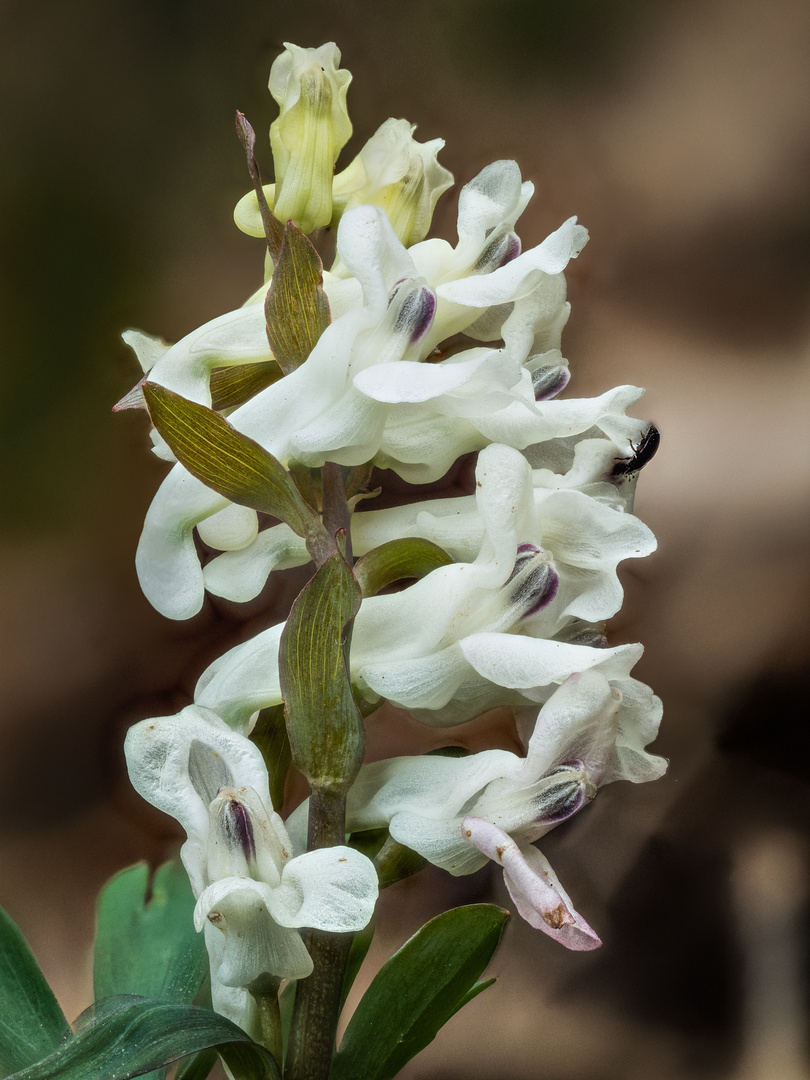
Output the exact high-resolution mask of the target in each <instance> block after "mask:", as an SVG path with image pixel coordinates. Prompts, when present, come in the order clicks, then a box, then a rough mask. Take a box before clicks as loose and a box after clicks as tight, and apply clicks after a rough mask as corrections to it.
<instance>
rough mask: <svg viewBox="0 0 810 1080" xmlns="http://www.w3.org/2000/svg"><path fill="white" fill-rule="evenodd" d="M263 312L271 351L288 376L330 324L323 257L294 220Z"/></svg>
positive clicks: (287, 228)
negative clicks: (324, 283)
mask: <svg viewBox="0 0 810 1080" xmlns="http://www.w3.org/2000/svg"><path fill="white" fill-rule="evenodd" d="M264 313H265V316H266V318H267V340H268V341H269V342H270V348H271V349H272V350H273V355H274V356H275V358H276V360H277V361H278V365H279V367H280V368H281V370H282V371H283V372H284V374H285V375H289V373H290V372H291V371H294V370H295V369H296V368H297V367H300V366H301V364H303V362H304V361H305V360H306V358H307V357H308V356H309V354H310V353H311V352H312V350H313V349H314V348H315V345H316V343H317V341H318V338H319V337H320V336H321V334H322V333H323V332H324V330H325V329H326V328H327V326H328V325H329V301H328V300H327V299H326V293H325V292H324V291H323V266H322V264H321V260H320V256H319V255H318V253H317V251H316V250H315V248H314V247H313V246H312V244H311V243H310V241H309V240H308V239H307V238H306V236H304V234H303V233H302V232H300V231H299V230H298V229H297V228H296V227H295V225H293V223H292V222H291V221H288V222H287V225H286V227H285V229H284V239H283V241H282V244H281V254H280V255H279V258H278V262H277V263H276V265H275V268H274V270H273V280H272V283H271V285H270V288H269V290H268V292H267V299H266V300H265V305H264Z"/></svg>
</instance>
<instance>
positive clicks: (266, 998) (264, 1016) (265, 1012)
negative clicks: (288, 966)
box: [251, 979, 284, 1068]
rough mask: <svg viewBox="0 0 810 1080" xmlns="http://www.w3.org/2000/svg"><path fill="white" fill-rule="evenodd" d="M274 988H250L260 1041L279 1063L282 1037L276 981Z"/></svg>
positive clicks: (281, 1060) (281, 1056) (282, 1042)
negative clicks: (255, 1008) (257, 1013)
mask: <svg viewBox="0 0 810 1080" xmlns="http://www.w3.org/2000/svg"><path fill="white" fill-rule="evenodd" d="M275 981H276V987H275V989H271V990H268V992H267V993H262V992H260V991H254V990H251V996H252V998H253V1000H254V1001H255V1002H256V1005H257V1007H258V1010H259V1023H260V1025H261V1041H262V1043H263V1044H264V1045H265V1046H266V1047H267V1049H268V1050H269V1051H270V1053H271V1054H272V1055H273V1057H274V1058H275V1059H276V1061H277V1062H278V1063H279V1068H280V1067H281V1066H282V1063H283V1046H284V1039H283V1037H282V1033H281V1011H280V1009H279V1004H278V982H279V980H278V979H277V980H275Z"/></svg>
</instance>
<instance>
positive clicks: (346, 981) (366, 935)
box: [340, 919, 375, 1010]
mask: <svg viewBox="0 0 810 1080" xmlns="http://www.w3.org/2000/svg"><path fill="white" fill-rule="evenodd" d="M374 929H375V928H374V920H373V919H372V921H371V922H370V923H369V924H368V925H367V926H365V927H364V928H363V929H362V930H360V931H358V933H356V934H355V935H354V937H353V938H352V945H351V948H350V949H349V958H348V960H347V961H346V968H345V970H344V972H343V989H342V990H341V991H340V1008H341V1010H342V1009H343V1006H344V1005H345V1004H346V998H347V997H348V996H349V991H350V990H351V988H352V986H354V980H355V979H356V978H357V974H358V972H359V971H360V968H361V967H362V966H363V961H364V960H365V958H366V953H367V952H368V950H369V949H370V948H371V942H372V941H373V940H374Z"/></svg>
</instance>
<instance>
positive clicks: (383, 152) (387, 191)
mask: <svg viewBox="0 0 810 1080" xmlns="http://www.w3.org/2000/svg"><path fill="white" fill-rule="evenodd" d="M413 132H414V125H412V124H409V123H408V121H407V120H395V119H393V117H392V118H390V119H388V120H386V121H385V123H384V124H382V125H381V126H380V127H379V128H378V129H377V131H376V132H375V133H374V134H373V135H372V136H371V138H370V139H369V140H368V142H367V143H366V145H365V146H364V147H363V149H362V150H361V151H360V153H359V154H358V155H357V157H356V158H355V159H354V161H353V162H352V163H351V165H349V166H348V168H346V169H344V170H343V172H341V173H339V174H338V175H337V176H336V177H335V182H334V186H333V189H332V197H333V200H334V204H333V213H334V215H335V218H337V217H339V216H341V215H342V214H343V213H345V211H346V210H349V209H351V207H353V206H369V205H371V206H379V207H380V208H381V209H382V210H384V211H385V214H386V216H387V218H388V220H389V221H390V222H391V225H392V226H393V229H394V232H395V233H396V236H397V238H398V240H399V241H400V242H401V243H402V244H403V245H404V246H405V247H410V246H411V245H412V244H417V243H419V241H420V240H424V238H425V237H426V236H427V233H428V229H429V228H430V222H431V219H432V218H433V211H434V209H435V207H436V202H437V201H438V199H439V196H440V195H441V194H442V193H443V192H445V191H447V189H448V188H449V187H450V186H451V185H452V183H453V175H452V173H450V172H448V171H447V169H445V168H443V166H441V165H440V164H439V163H438V161H437V155H438V153H439V151H440V150H441V149H442V147H443V146H444V140H443V139H432V140H431V141H430V142H426V143H419V142H417V141H416V140H415V139H414V138H413ZM334 223H335V221H334V219H333V224H334Z"/></svg>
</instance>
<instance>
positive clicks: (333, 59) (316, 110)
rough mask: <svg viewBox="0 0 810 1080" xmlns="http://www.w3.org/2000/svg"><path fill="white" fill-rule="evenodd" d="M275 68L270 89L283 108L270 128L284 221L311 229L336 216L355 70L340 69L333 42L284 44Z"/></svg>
mask: <svg viewBox="0 0 810 1080" xmlns="http://www.w3.org/2000/svg"><path fill="white" fill-rule="evenodd" d="M284 47H285V49H286V52H284V53H282V55H281V56H279V57H278V59H277V60H276V61H275V63H274V64H273V67H272V68H271V70H270V82H269V87H270V93H271V94H272V95H273V97H274V98H275V100H276V101H277V102H278V104H279V107H280V109H281V113H280V115H279V117H278V119H277V120H275V121H274V122H273V124H272V125H271V127H270V147H271V149H272V151H273V162H274V164H275V172H276V184H275V205H274V206H273V213H274V214H275V216H276V217H277V218H278V219H279V221H282V222H286V221H288V220H292V221H294V222H295V224H296V225H297V226H298V228H299V229H300V230H301V232H304V233H309V232H312V231H313V229H317V228H319V227H320V226H322V225H328V224H329V222H330V220H331V218H332V177H333V173H334V169H335V162H336V161H337V159H338V155H339V154H340V151H341V150H342V149H343V147H344V146H345V144H346V143H347V142H348V141H349V137H350V136H351V133H352V125H351V121H350V120H349V114H348V111H347V108H346V93H347V91H348V88H349V83H350V82H351V75H350V74H349V72H348V71H346V70H345V69H344V68H338V66H337V65H338V64H339V63H340V51H339V49H338V48H337V46H336V45H335V44H334V42H328V43H327V44H326V45H322V46H321V47H320V48H319V49H301V48H299V47H298V46H297V45H291V44H289V43H286V44H285V46H284Z"/></svg>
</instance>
